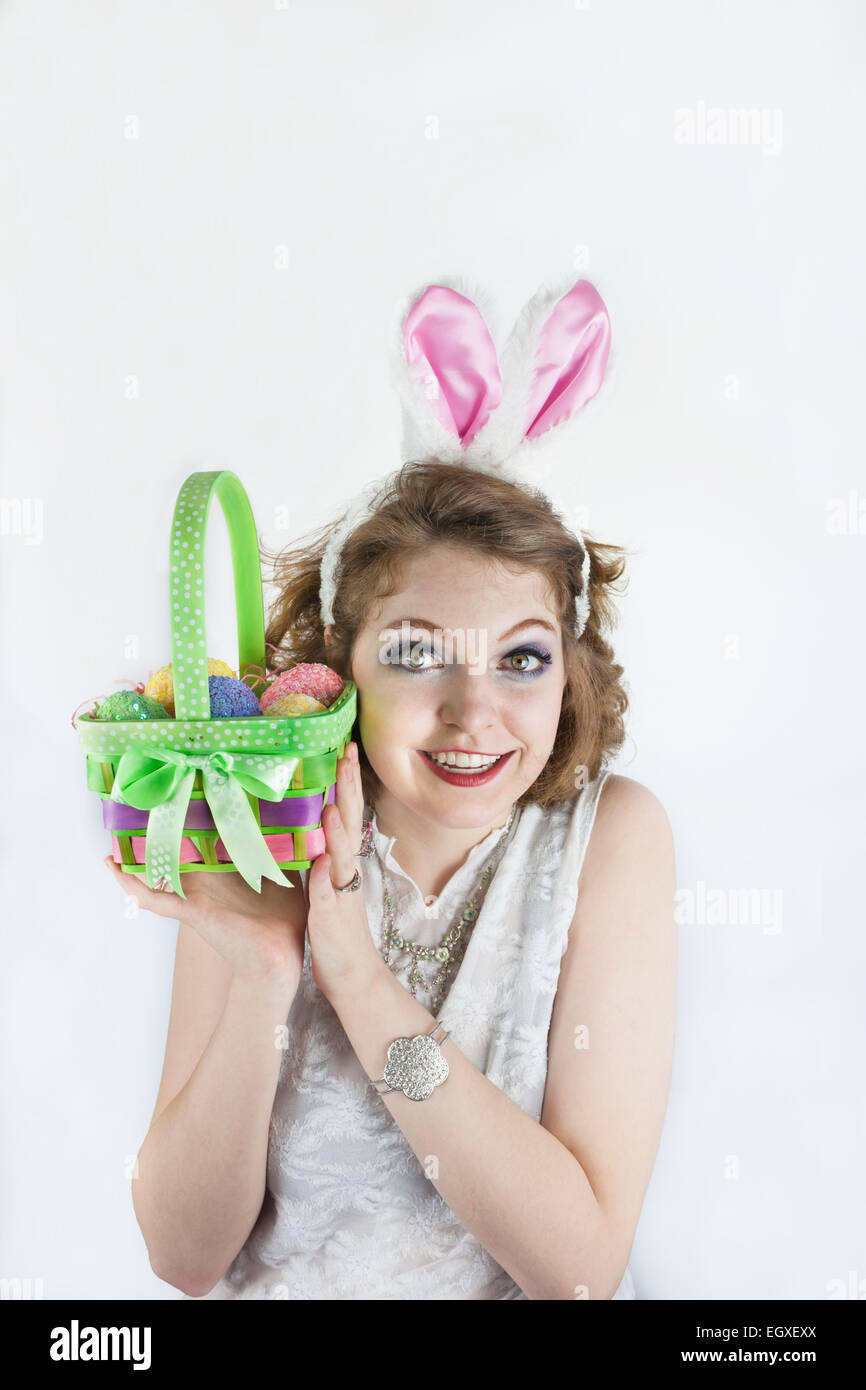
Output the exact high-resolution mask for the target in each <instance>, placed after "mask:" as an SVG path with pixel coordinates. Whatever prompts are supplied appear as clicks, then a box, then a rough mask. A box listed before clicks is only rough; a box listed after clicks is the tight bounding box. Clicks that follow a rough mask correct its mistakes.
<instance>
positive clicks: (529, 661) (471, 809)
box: [351, 544, 565, 829]
mask: <svg viewBox="0 0 866 1390" xmlns="http://www.w3.org/2000/svg"><path fill="white" fill-rule="evenodd" d="M403 583H404V585H405V587H404V588H402V589H401V590H400V592H399V593H396V594H392V595H391V596H390V597H389V598H387V599H386V600H383V601H382V602H380V603H378V604H377V605H376V606H375V607H374V609H373V610H372V612H371V615H370V617H369V618H368V621H367V623H366V624H365V626H364V628H363V629H362V630H361V631H360V632H359V634H358V637H357V640H356V642H355V645H354V648H353V651H352V662H351V666H352V669H351V677H352V679H353V680H354V681H355V683H356V685H357V687H358V710H359V729H360V737H361V741H362V742H363V745H364V751H365V753H366V755H367V758H368V759H369V761H370V764H371V766H372V768H373V770H374V771H375V773H376V775H377V776H378V778H379V779H380V781H381V782H382V784H383V786H384V788H385V789H386V792H387V793H388V794H390V796H393V797H395V798H396V799H397V801H399V802H400V803H402V805H403V806H404V807H406V808H408V809H409V810H411V811H412V812H413V813H414V814H415V815H418V816H421V817H423V818H429V819H430V820H432V821H435V822H436V823H438V824H440V825H445V826H449V827H451V828H454V829H458V828H469V827H476V826H480V825H484V824H494V823H496V822H497V820H501V819H503V818H504V816H505V815H506V814H507V811H508V809H509V808H510V806H511V805H512V803H513V802H515V801H516V800H517V799H518V798H519V797H520V796H521V795H522V794H523V792H524V791H526V789H527V788H528V787H530V786H531V785H532V783H533V782H534V781H535V779H536V778H537V777H538V775H539V773H540V772H541V770H542V768H543V767H544V764H545V763H546V761H547V759H548V757H549V755H550V752H551V750H552V748H553V744H554V740H555V738H556V731H557V727H558V723H559V714H560V709H561V706H562V694H563V690H564V687H565V669H564V665H563V656H562V643H561V638H560V628H559V623H558V621H557V619H556V617H555V615H554V613H553V611H552V610H551V609H550V607H549V606H548V594H547V585H546V582H545V580H544V576H542V575H540V574H538V573H536V572H525V573H522V574H514V573H510V572H509V571H508V570H506V569H505V568H504V567H503V566H502V565H500V564H498V563H497V562H496V561H491V560H487V559H485V558H484V557H483V556H479V555H476V554H473V553H472V552H471V551H469V550H467V549H466V548H464V547H461V546H452V545H447V544H442V545H437V546H434V547H433V548H432V549H431V550H429V551H426V552H424V553H423V554H419V555H417V556H414V557H413V558H412V559H411V560H408V561H407V562H406V565H405V568H404V572H403ZM437 629H438V631H437ZM445 750H460V751H465V752H471V753H480V754H485V755H490V756H493V755H497V754H499V755H507V756H504V757H502V760H501V763H500V764H498V765H497V766H498V770H497V771H495V772H494V773H493V775H492V776H490V777H489V778H487V779H486V780H484V781H475V782H474V783H473V782H469V781H467V780H464V781H463V782H462V784H460V785H458V784H456V782H454V781H448V780H446V779H445V778H443V777H441V776H440V775H438V773H437V772H436V771H435V770H434V768H433V767H432V766H431V763H430V760H429V759H428V758H427V757H426V756H425V753H430V752H443V751H445ZM452 775H453V774H452ZM458 775H459V771H458ZM474 775H475V777H476V778H477V777H478V776H479V774H478V773H475V774H474Z"/></svg>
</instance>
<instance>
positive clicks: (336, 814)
mask: <svg viewBox="0 0 866 1390" xmlns="http://www.w3.org/2000/svg"><path fill="white" fill-rule="evenodd" d="M333 820H334V824H335V825H339V826H341V827H342V824H343V817H342V816H341V815H340V812H339V811H338V810H336V808H335V810H334V816H333Z"/></svg>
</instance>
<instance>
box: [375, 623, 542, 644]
mask: <svg viewBox="0 0 866 1390" xmlns="http://www.w3.org/2000/svg"><path fill="white" fill-rule="evenodd" d="M403 623H408V624H409V626H410V627H429V628H430V630H431V631H433V632H435V631H437V629H438V631H440V632H444V631H446V629H445V628H443V626H442V624H441V623H431V622H430V621H429V620H428V619H427V618H395V619H393V620H392V621H391V622H390V623H384V624H383V626H384V627H386V628H399V627H400V626H401V625H402V624H403ZM525 627H546V628H547V630H548V632H552V633H553V635H554V637H555V636H556V628H555V627H554V626H553V624H552V623H549V622H548V621H547V619H546V618H524V619H523V621H522V622H520V623H515V624H514V627H510V628H509V629H508V631H507V632H503V634H502V636H501V637H498V638H497V639H496V640H497V641H498V642H504V641H505V640H506V638H507V637H513V636H514V634H515V632H520V631H521V629H522V628H525Z"/></svg>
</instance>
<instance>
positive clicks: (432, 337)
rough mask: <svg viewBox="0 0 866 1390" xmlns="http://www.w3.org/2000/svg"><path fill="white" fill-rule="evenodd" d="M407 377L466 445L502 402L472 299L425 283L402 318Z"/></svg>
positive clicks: (495, 365)
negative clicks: (420, 389) (425, 287)
mask: <svg viewBox="0 0 866 1390" xmlns="http://www.w3.org/2000/svg"><path fill="white" fill-rule="evenodd" d="M403 346H404V349H405V352H406V361H407V363H408V366H409V372H410V375H411V376H412V377H413V378H414V380H415V381H417V382H419V383H420V385H421V386H422V388H423V390H424V393H425V395H426V396H427V399H428V401H429V402H430V409H431V410H432V411H433V413H434V415H435V416H436V419H437V420H438V421H439V423H440V424H441V425H444V427H445V429H447V430H448V431H449V433H450V434H454V435H456V436H457V437H458V439H459V440H460V442H461V444H462V445H463V446H464V448H465V447H466V445H467V444H470V443H471V442H472V440H473V439H474V438H475V436H476V434H478V432H479V430H481V429H482V428H483V427H484V425H486V423H487V421H488V420H489V419H490V415H491V413H492V412H493V411H494V410H495V409H496V407H497V406H498V405H499V403H500V401H501V400H502V374H501V372H500V370H499V362H498V361H497V358H496V348H495V346H494V343H493V339H492V338H491V336H490V332H489V330H488V328H487V324H486V323H485V322H484V319H483V318H482V317H481V314H480V313H479V311H478V309H477V308H476V306H475V305H474V304H473V303H472V301H471V299H467V298H466V297H465V295H462V294H458V293H457V291H456V290H450V289H447V288H446V287H445V286H444V285H430V286H429V287H428V288H427V289H426V290H425V291H424V293H423V294H422V295H421V297H420V299H418V300H416V302H415V303H414V304H413V305H412V308H411V309H410V310H409V313H408V315H407V316H406V325H405V331H404V336H403Z"/></svg>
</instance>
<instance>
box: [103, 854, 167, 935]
mask: <svg viewBox="0 0 866 1390" xmlns="http://www.w3.org/2000/svg"><path fill="white" fill-rule="evenodd" d="M103 863H105V864H107V865H108V869H109V872H110V873H111V875H112V877H113V878H114V881H115V883H116V884H117V885H118V887H119V888H121V889H122V890H123V892H124V893H125V894H126V895H127V897H129V898H135V900H136V902H138V903H139V905H140V906H141V907H145V908H147V910H148V912H155V913H156V914H157V916H158V917H174V918H175V919H176V918H177V917H178V908H179V907H180V905H181V904H182V903H183V901H184V900H183V898H179V897H178V896H177V894H176V893H158V892H157V891H156V890H155V889H153V888H148V886H147V880H146V879H145V877H144V874H125V873H124V872H123V870H122V869H121V868H120V865H119V864H117V863H116V862H115V859H114V857H113V856H112V855H110V854H108V855H106V857H105V859H104V860H103Z"/></svg>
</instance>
